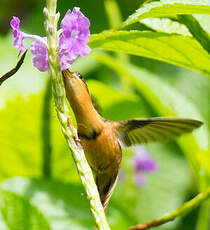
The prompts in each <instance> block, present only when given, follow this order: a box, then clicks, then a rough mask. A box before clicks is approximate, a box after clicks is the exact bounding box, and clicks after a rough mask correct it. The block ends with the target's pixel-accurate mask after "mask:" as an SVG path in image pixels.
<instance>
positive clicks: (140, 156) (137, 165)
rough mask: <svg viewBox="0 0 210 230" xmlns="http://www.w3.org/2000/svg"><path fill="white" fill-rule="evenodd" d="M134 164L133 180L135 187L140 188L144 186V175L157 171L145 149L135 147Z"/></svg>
mask: <svg viewBox="0 0 210 230" xmlns="http://www.w3.org/2000/svg"><path fill="white" fill-rule="evenodd" d="M133 163H134V172H135V175H134V179H135V183H136V185H138V186H139V187H142V186H144V185H145V177H144V174H145V173H151V172H155V171H156V170H157V163H156V161H155V160H154V159H153V158H152V157H151V155H149V153H148V152H147V151H146V149H145V148H143V147H141V146H137V147H135V156H134V158H133Z"/></svg>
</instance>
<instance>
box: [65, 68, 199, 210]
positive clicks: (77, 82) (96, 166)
mask: <svg viewBox="0 0 210 230" xmlns="http://www.w3.org/2000/svg"><path fill="white" fill-rule="evenodd" d="M62 73H63V77H64V84H65V89H66V96H67V99H68V101H69V103H70V105H71V108H72V109H73V112H74V114H75V117H76V121H77V130H78V137H79V139H80V142H81V145H82V147H83V149H84V153H85V156H86V158H87V161H88V163H89V165H90V167H91V169H92V171H93V174H94V176H95V182H96V185H97V187H98V191H99V194H100V199H101V202H102V204H103V207H104V209H105V210H106V208H107V205H108V202H109V199H110V197H111V195H112V192H113V190H114V187H115V185H116V182H117V175H118V172H119V167H120V162H121V158H122V151H121V148H122V147H128V146H131V145H135V144H142V143H147V142H150V141H163V140H167V139H169V138H174V137H176V136H179V135H181V134H182V133H187V132H191V131H192V130H193V129H195V128H198V127H199V126H201V124H202V122H200V121H197V120H193V119H182V118H137V119H132V120H127V121H119V122H115V121H110V120H106V119H105V118H103V117H102V116H101V115H100V114H99V113H98V112H97V110H96V109H95V108H94V105H93V102H92V99H91V96H90V94H89V91H88V88H87V85H86V84H85V82H84V80H83V79H82V77H81V75H80V74H79V73H78V72H74V73H72V72H70V71H69V70H64V71H63V72H62Z"/></svg>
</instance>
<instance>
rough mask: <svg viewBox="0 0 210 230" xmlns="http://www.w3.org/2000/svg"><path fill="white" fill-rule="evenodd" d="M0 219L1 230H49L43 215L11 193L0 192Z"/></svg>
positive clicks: (21, 197)
mask: <svg viewBox="0 0 210 230" xmlns="http://www.w3.org/2000/svg"><path fill="white" fill-rule="evenodd" d="M0 217H1V218H0V222H1V223H0V226H1V225H4V228H1V229H9V230H50V229H51V228H50V226H49V224H48V221H47V220H46V219H45V217H44V215H43V214H42V213H41V212H40V211H39V210H38V209H37V208H36V207H35V206H33V205H32V204H31V203H30V202H29V200H28V199H27V198H26V197H23V196H20V195H17V194H14V193H12V192H6V191H0ZM6 226H7V227H8V228H6Z"/></svg>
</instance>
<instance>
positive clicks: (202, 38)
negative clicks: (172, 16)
mask: <svg viewBox="0 0 210 230" xmlns="http://www.w3.org/2000/svg"><path fill="white" fill-rule="evenodd" d="M178 19H179V21H180V22H181V23H183V24H184V25H185V26H186V27H187V28H188V29H189V31H190V32H191V34H192V35H193V36H194V38H195V39H196V40H197V41H198V42H199V43H200V44H201V45H202V47H203V48H204V49H205V50H206V51H207V52H208V53H209V54H210V46H209V44H210V36H209V34H208V33H207V32H206V31H205V30H204V29H203V28H202V27H201V25H200V23H199V22H198V21H197V20H196V19H195V18H194V17H193V16H192V15H178Z"/></svg>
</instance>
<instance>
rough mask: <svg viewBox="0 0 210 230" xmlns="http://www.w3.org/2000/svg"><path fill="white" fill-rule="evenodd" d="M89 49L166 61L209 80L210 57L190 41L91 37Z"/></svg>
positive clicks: (144, 35)
mask: <svg viewBox="0 0 210 230" xmlns="http://www.w3.org/2000/svg"><path fill="white" fill-rule="evenodd" d="M89 45H90V46H91V47H92V48H98V49H104V50H110V51H115V52H124V53H127V54H133V55H138V56H143V57H148V58H152V59H156V60H160V61H165V62H168V63H171V64H174V65H178V66H182V67H185V68H188V69H192V70H195V71H198V72H201V73H204V74H206V75H208V76H210V56H209V55H208V53H207V52H206V51H205V50H204V49H203V48H202V47H201V46H200V44H199V43H198V42H197V41H196V40H194V39H193V38H191V37H186V36H181V35H176V34H166V33H157V32H140V31H130V32H127V31H121V32H120V31H119V32H112V33H101V34H96V35H92V37H91V41H90V43H89ZM198 57H199V58H198Z"/></svg>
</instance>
